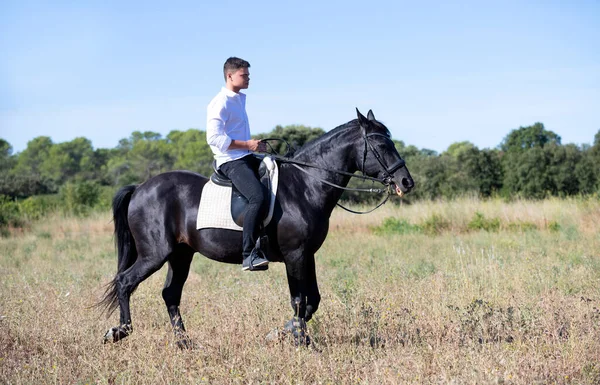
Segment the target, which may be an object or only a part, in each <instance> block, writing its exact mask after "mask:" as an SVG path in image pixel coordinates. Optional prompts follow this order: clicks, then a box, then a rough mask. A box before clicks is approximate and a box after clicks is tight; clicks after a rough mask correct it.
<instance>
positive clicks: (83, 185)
mask: <svg viewBox="0 0 600 385" xmlns="http://www.w3.org/2000/svg"><path fill="white" fill-rule="evenodd" d="M60 197H61V200H62V201H63V203H64V207H65V211H66V212H68V213H71V214H75V215H86V214H88V213H89V212H90V210H91V209H92V208H93V207H94V206H96V205H97V204H98V203H99V201H100V186H98V184H97V183H96V182H79V183H67V184H65V185H64V186H63V187H62V189H61V190H60Z"/></svg>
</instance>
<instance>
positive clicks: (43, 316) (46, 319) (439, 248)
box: [0, 199, 600, 384]
mask: <svg viewBox="0 0 600 385" xmlns="http://www.w3.org/2000/svg"><path fill="white" fill-rule="evenodd" d="M475 212H480V213H482V214H484V215H485V216H486V217H490V218H491V217H497V218H500V220H501V221H502V222H503V223H508V222H517V221H521V222H529V223H534V224H535V225H536V226H537V228H538V229H539V230H531V231H505V230H502V229H501V231H499V232H495V233H487V232H474V231H470V232H466V231H464V229H465V228H466V224H467V223H468V222H469V221H470V220H471V218H472V217H473V215H474V213H475ZM433 214H436V215H439V216H441V217H442V218H444V219H445V220H446V221H447V222H449V223H450V224H451V226H450V228H449V229H447V231H445V232H442V233H441V234H439V235H436V236H431V235H425V234H419V233H415V234H404V235H402V234H400V235H394V234H388V235H385V236H380V235H375V234H373V232H372V230H371V229H372V228H373V227H374V226H378V225H380V224H381V223H382V221H383V219H384V218H386V217H392V216H393V217H402V218H404V219H406V220H407V221H409V222H410V223H415V224H416V223H421V222H423V221H424V220H426V219H427V218H429V217H431V216H432V215H433ZM552 221H554V222H556V223H558V224H559V225H560V229H559V230H557V231H549V230H548V229H547V223H549V222H552ZM111 231H112V229H111V224H110V221H109V217H108V214H101V215H97V216H95V217H92V218H88V219H73V218H60V217H56V218H51V219H50V220H48V221H46V222H44V223H38V224H36V225H35V226H34V227H33V229H32V230H31V231H29V232H27V233H23V234H14V235H13V236H12V237H10V238H4V239H0V277H1V278H0V279H1V288H0V289H1V292H0V317H2V318H1V320H0V383H9V384H30V383H40V384H46V383H58V384H85V383H109V384H136V383H140V384H150V383H152V384H160V383H164V384H174V383H177V384H188V383H189V384H202V383H211V384H212V383H277V384H280V383H306V384H312V383H323V384H327V383H332V384H337V383H371V384H396V383H473V384H481V383H508V384H513V383H514V384H528V383H578V384H597V383H600V362H599V360H598V357H600V202H598V201H597V200H596V201H594V200H567V201H562V200H548V201H543V202H528V201H522V202H514V203H503V202H501V201H490V202H480V201H477V200H473V199H470V200H458V201H452V202H434V203H418V204H414V205H403V206H392V205H388V206H385V207H384V208H382V209H381V210H380V211H376V212H375V213H373V214H369V215H364V216H356V215H351V214H347V213H345V212H342V211H336V212H335V213H334V215H333V218H332V226H331V231H330V234H329V237H328V239H327V241H326V243H325V245H324V246H323V247H322V249H321V250H320V251H319V253H318V255H317V274H318V278H319V284H320V289H321V293H322V296H323V299H322V302H321V308H320V309H319V312H318V313H317V315H316V316H315V319H314V320H313V321H311V322H310V323H309V331H310V335H311V337H312V338H313V340H314V341H315V344H314V345H315V347H316V348H314V349H303V348H302V349H297V348H295V347H294V346H293V345H292V344H291V343H289V342H288V341H286V340H280V341H277V342H267V341H266V340H265V336H266V335H267V334H268V333H269V332H270V331H271V330H272V329H273V328H276V327H281V326H282V325H283V324H284V323H285V321H287V320H288V319H289V318H290V316H291V309H290V308H289V305H288V302H289V301H288V289H287V283H286V280H285V270H284V266H283V265H282V264H275V265H273V266H272V267H271V269H270V270H269V271H268V272H266V273H260V274H248V273H242V272H241V271H240V269H239V267H238V266H229V265H223V264H218V263H214V262H211V261H208V260H206V259H204V258H202V257H199V256H198V257H197V258H195V259H194V262H193V265H192V273H191V275H190V278H189V279H188V282H187V284H186V287H185V289H184V297H183V301H182V313H183V316H184V321H185V322H186V326H187V328H188V330H189V332H190V335H191V337H192V338H193V340H194V341H195V343H196V344H197V345H198V346H197V348H196V349H194V350H190V351H180V350H178V349H177V348H176V347H175V346H174V338H173V337H172V333H171V331H170V326H169V321H168V317H167V313H166V309H165V307H164V304H163V302H162V298H161V296H160V291H161V289H162V283H163V280H164V277H165V271H164V269H163V270H162V271H161V272H159V273H157V274H155V275H153V276H152V277H151V278H149V279H148V280H147V281H146V282H144V283H143V284H142V285H140V288H139V289H138V291H136V293H135V294H134V295H133V298H132V312H133V322H134V333H133V334H132V335H131V336H130V337H129V338H127V339H125V340H124V341H122V342H119V343H117V344H111V345H102V344H101V340H102V336H103V334H104V332H105V331H106V329H108V328H109V327H112V326H115V325H116V324H117V322H118V321H117V320H118V316H117V315H116V314H115V315H113V316H112V317H111V318H110V319H109V320H106V319H105V318H104V317H103V316H101V315H100V314H99V313H98V311H97V310H95V309H90V308H89V306H90V305H91V304H92V303H94V301H96V300H97V299H98V298H99V296H100V295H101V292H102V285H103V284H104V283H106V282H108V281H109V280H110V279H111V278H112V277H113V275H114V272H115V269H116V258H115V255H114V249H113V243H112V242H113V240H112V234H111Z"/></svg>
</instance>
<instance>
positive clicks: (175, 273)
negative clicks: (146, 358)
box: [162, 244, 194, 349]
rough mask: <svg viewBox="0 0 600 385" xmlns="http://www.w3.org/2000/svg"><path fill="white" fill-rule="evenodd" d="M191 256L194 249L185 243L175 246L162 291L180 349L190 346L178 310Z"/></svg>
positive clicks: (170, 256)
mask: <svg viewBox="0 0 600 385" xmlns="http://www.w3.org/2000/svg"><path fill="white" fill-rule="evenodd" d="M193 256H194V251H193V250H192V249H191V248H190V247H188V246H187V245H183V244H181V245H178V246H177V247H176V248H175V251H174V252H173V253H171V255H169V272H168V273H167V279H166V281H165V286H164V288H163V291H162V296H163V299H164V300H165V305H167V311H168V312H169V319H170V320H171V325H172V326H173V332H175V338H176V341H177V346H179V347H180V348H182V349H184V348H190V347H191V341H190V339H189V337H188V336H187V334H186V332H185V327H184V326H183V319H182V318H181V313H180V312H179V303H180V302H181V294H182V291H183V285H184V284H185V281H186V279H187V277H188V274H189V272H190V264H191V263H192V258H193Z"/></svg>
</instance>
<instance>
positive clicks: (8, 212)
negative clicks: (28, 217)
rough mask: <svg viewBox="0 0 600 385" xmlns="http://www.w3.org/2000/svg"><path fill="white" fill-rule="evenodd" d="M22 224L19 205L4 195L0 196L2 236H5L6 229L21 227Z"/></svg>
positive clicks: (0, 227)
mask: <svg viewBox="0 0 600 385" xmlns="http://www.w3.org/2000/svg"><path fill="white" fill-rule="evenodd" d="M22 223H23V220H22V219H21V213H20V211H19V204H18V203H17V202H15V201H14V200H12V199H11V198H9V197H7V196H6V195H0V231H2V234H3V235H4V234H5V231H6V228H8V227H10V226H21V224H22Z"/></svg>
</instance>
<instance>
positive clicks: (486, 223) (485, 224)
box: [467, 212, 500, 232]
mask: <svg viewBox="0 0 600 385" xmlns="http://www.w3.org/2000/svg"><path fill="white" fill-rule="evenodd" d="M467 227H468V229H469V230H485V231H488V232H492V231H498V230H499V229H500V219H498V218H491V219H487V218H485V217H484V216H483V214H482V213H480V212H476V213H475V215H474V216H473V219H471V222H469V224H468V225H467Z"/></svg>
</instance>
